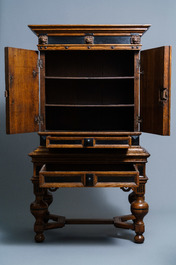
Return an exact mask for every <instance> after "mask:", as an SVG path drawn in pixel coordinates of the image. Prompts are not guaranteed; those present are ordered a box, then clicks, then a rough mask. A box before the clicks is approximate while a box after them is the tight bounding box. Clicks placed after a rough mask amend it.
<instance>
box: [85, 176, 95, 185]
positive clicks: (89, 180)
mask: <svg viewBox="0 0 176 265" xmlns="http://www.w3.org/2000/svg"><path fill="white" fill-rule="evenodd" d="M93 185H94V174H86V186H88V187H92V186H93Z"/></svg>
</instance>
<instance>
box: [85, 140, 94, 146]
mask: <svg viewBox="0 0 176 265" xmlns="http://www.w3.org/2000/svg"><path fill="white" fill-rule="evenodd" d="M87 146H93V138H85V139H84V147H87Z"/></svg>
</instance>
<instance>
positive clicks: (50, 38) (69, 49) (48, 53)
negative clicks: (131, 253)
mask: <svg viewBox="0 0 176 265" xmlns="http://www.w3.org/2000/svg"><path fill="white" fill-rule="evenodd" d="M29 27H30V29H31V30H32V31H33V32H34V33H35V34H36V35H37V37H38V51H31V50H25V49H17V48H9V47H6V48H5V62H6V92H5V95H6V109H7V116H6V125H7V126H6V128H7V133H8V134H13V133H27V132H38V134H39V136H40V146H39V147H38V148H37V149H36V150H35V151H33V152H32V153H30V156H31V157H32V162H33V164H34V176H33V178H32V181H33V184H34V193H35V195H36V200H35V202H34V203H33V204H31V212H32V214H33V215H34V216H35V218H36V223H35V232H36V237H35V239H36V241H37V242H41V241H43V240H44V235H43V231H44V230H47V229H51V228H58V227H62V226H64V225H65V224H70V223H83V224H85V223H90V224H91V223H102V222H103V221H100V220H99V221H97V220H87V221H86V220H82V221H80V220H79V219H78V220H77V219H75V220H74V219H73V220H68V219H66V218H65V217H59V216H58V217H56V216H54V215H52V214H50V213H49V212H48V206H49V205H50V203H51V201H52V199H51V197H52V195H51V194H50V193H49V189H50V190H52V189H57V188H59V187H120V188H121V189H123V190H125V191H126V190H131V189H132V191H133V192H132V193H131V194H130V195H129V201H130V204H131V211H132V214H131V215H129V216H128V217H127V216H122V217H115V218H114V219H113V221H112V220H111V221H107V220H104V223H107V224H114V225H115V226H116V227H120V228H127V229H133V230H135V232H136V236H135V242H138V243H142V242H143V241H144V237H143V232H144V223H143V217H144V216H145V215H146V214H147V212H148V205H147V203H146V202H145V201H144V194H145V183H146V182H147V177H146V174H145V163H146V162H147V158H148V156H149V154H148V153H147V151H145V150H144V149H143V148H142V147H140V145H139V137H140V134H141V132H148V133H154V134H160V135H169V134H170V93H171V92H170V87H171V47H170V46H164V47H159V48H154V49H149V50H144V51H141V46H142V45H141V37H142V35H143V34H144V33H145V31H147V29H148V28H149V27H150V25H30V26H29ZM39 197H40V199H39ZM41 198H42V199H41ZM36 205H37V206H36ZM36 207H38V208H36ZM139 210H140V211H139ZM39 219H40V220H42V222H40V225H38V224H37V222H38V220H39ZM50 220H53V222H51V221H50ZM129 220H132V221H133V222H132V223H131V222H129Z"/></svg>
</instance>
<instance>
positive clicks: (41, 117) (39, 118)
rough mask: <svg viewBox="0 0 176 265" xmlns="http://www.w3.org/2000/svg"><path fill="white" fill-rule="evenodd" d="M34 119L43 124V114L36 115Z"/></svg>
mask: <svg viewBox="0 0 176 265" xmlns="http://www.w3.org/2000/svg"><path fill="white" fill-rule="evenodd" d="M34 120H35V122H36V123H37V124H43V116H35V119H34Z"/></svg>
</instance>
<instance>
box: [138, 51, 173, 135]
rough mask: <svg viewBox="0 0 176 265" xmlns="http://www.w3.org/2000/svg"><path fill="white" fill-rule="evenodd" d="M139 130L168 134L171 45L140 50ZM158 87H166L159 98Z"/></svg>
mask: <svg viewBox="0 0 176 265" xmlns="http://www.w3.org/2000/svg"><path fill="white" fill-rule="evenodd" d="M141 69H142V71H143V74H142V75H141V82H140V84H141V88H140V96H141V102H140V107H141V118H142V124H141V130H142V131H143V132H148V133H155V134H160V135H170V94H171V47H170V46H164V47H160V48H155V49H150V50H145V51H142V52H141ZM160 89H161V90H162V89H166V94H165V97H166V99H164V100H161V98H160V97H161V91H160Z"/></svg>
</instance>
